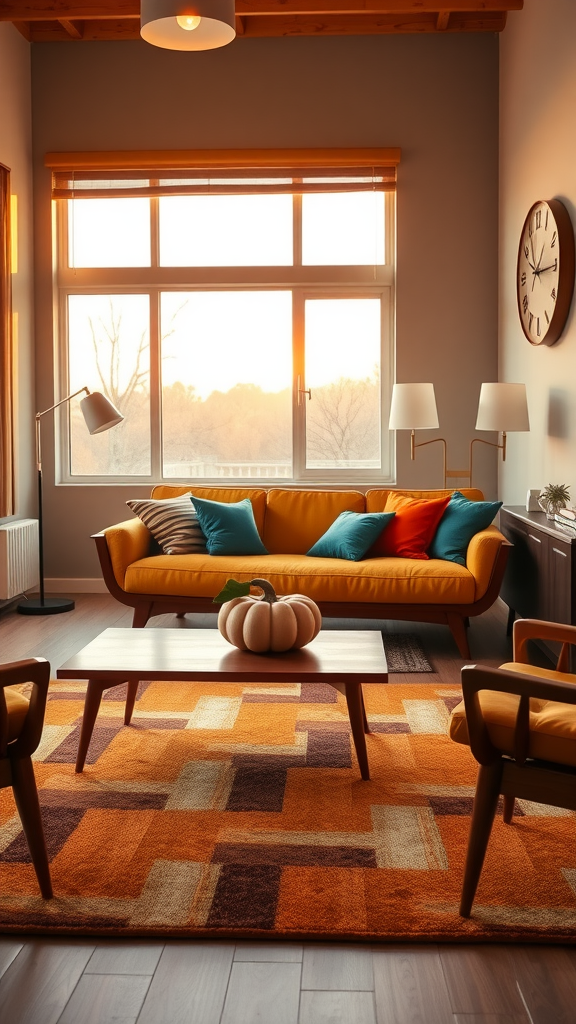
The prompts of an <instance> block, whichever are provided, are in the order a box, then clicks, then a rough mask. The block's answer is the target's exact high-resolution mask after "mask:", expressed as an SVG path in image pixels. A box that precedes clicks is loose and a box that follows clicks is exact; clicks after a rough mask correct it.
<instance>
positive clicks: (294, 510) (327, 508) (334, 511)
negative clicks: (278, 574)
mask: <svg viewBox="0 0 576 1024" xmlns="http://www.w3.org/2000/svg"><path fill="white" fill-rule="evenodd" d="M347 511H349V512H364V511H365V501H364V495H363V494H362V493H361V491H321V490H319V491H311V490H308V491H304V490H291V489H290V490H289V489H288V488H286V489H283V488H280V487H275V488H272V489H271V490H270V491H268V500H267V503H266V519H265V523H264V533H263V534H262V540H263V541H264V544H265V545H266V547H267V548H268V551H270V552H271V553H273V554H301V555H303V554H304V553H305V552H306V551H308V550H309V549H310V548H311V547H312V545H313V544H315V543H316V541H317V540H318V538H319V537H321V536H322V534H323V533H326V530H327V529H328V527H329V526H330V525H331V524H332V523H333V522H334V520H335V519H336V517H337V516H339V515H340V513H341V512H347ZM372 511H374V512H376V511H378V512H381V511H382V509H373V510H372Z"/></svg>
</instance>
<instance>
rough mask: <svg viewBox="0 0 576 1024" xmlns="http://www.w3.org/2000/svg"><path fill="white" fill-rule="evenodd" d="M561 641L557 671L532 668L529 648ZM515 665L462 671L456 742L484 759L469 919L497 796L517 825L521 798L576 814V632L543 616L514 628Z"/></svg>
mask: <svg viewBox="0 0 576 1024" xmlns="http://www.w3.org/2000/svg"><path fill="white" fill-rule="evenodd" d="M534 639H541V640H548V641H557V642H559V643H561V644H562V647H561V650H560V656H559V658H558V663H557V666H556V669H545V668H540V667H537V666H534V665H530V663H529V661H528V652H527V644H528V641H529V640H534ZM513 642H514V649H513V659H514V660H513V661H512V662H508V663H507V664H505V665H502V666H500V668H497V669H495V668H481V667H479V666H477V665H469V666H466V667H464V668H463V669H462V690H463V694H464V700H463V701H462V702H461V703H460V704H459V705H458V706H457V707H456V708H454V711H453V712H452V716H451V719H450V737H451V739H453V740H455V742H457V743H465V744H468V745H469V746H470V749H471V751H472V753H473V755H474V757H475V758H476V760H477V761H478V764H479V766H480V767H479V769H478V778H477V783H476V795H475V798H474V808H473V812H472V824H471V828H470V837H469V841H468V852H467V857H466V866H465V869H464V883H463V887H462V898H461V903H460V914H461V915H462V917H469V916H470V913H471V910H472V903H473V902H474V896H475V894H476V888H477V886H478V882H479V879H480V874H481V871H482V866H483V863H484V857H485V854H486V848H487V846H488V840H489V838H490V832H491V830H492V824H493V821H494V816H495V813H496V807H497V804H498V798H499V796H500V794H502V795H503V796H504V820H505V822H506V823H507V824H510V822H511V820H512V814H513V810H514V800H515V798H516V797H520V798H523V799H526V800H533V801H535V802H536V803H542V804H549V805H552V806H555V807H566V808H569V809H571V810H576V685H575V684H576V675H574V674H572V673H570V672H568V671H567V670H568V667H569V652H570V645H572V644H576V627H574V626H565V625H560V624H558V623H554V622H541V621H538V620H536V619H518V620H517V621H516V622H515V623H514V632H513Z"/></svg>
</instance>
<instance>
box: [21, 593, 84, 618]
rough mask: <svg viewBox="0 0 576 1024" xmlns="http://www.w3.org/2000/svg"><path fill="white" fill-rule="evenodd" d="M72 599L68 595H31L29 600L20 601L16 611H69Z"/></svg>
mask: <svg viewBox="0 0 576 1024" xmlns="http://www.w3.org/2000/svg"><path fill="white" fill-rule="evenodd" d="M73 608H74V601H72V599H71V598H69V597H45V598H44V600H43V601H42V600H41V599H40V598H39V597H32V598H30V600H29V601H21V602H20V604H18V605H16V611H17V612H20V614H21V615H57V614H58V612H71V611H72V609H73Z"/></svg>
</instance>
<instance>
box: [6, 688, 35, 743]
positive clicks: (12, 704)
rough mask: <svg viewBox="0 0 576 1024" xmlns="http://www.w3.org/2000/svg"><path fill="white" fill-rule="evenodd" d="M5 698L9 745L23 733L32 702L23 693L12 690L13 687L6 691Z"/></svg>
mask: <svg viewBox="0 0 576 1024" xmlns="http://www.w3.org/2000/svg"><path fill="white" fill-rule="evenodd" d="M4 698H5V700H6V710H7V712H8V743H11V742H12V740H15V739H16V738H17V737H18V736H19V735H20V733H21V731H22V726H23V725H24V719H25V718H26V715H27V714H28V708H29V706H30V702H29V701H28V699H27V698H26V697H24V695H23V694H22V693H19V692H18V690H13V689H11V687H6V688H5V689H4Z"/></svg>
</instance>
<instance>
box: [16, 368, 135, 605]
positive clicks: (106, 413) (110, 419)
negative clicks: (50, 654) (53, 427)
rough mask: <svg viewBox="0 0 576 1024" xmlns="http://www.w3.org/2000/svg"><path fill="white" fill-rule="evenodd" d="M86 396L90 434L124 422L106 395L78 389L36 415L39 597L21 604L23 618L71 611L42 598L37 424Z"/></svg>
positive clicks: (63, 600) (61, 600)
mask: <svg viewBox="0 0 576 1024" xmlns="http://www.w3.org/2000/svg"><path fill="white" fill-rule="evenodd" d="M83 391H85V392H86V398H83V399H82V400H81V401H80V408H81V410H82V415H83V416H84V420H85V422H86V426H87V427H88V430H89V432H90V433H91V434H101V433H102V431H104V430H109V429H110V427H115V426H116V425H117V424H118V423H121V422H122V420H123V419H124V417H123V415H122V413H121V412H118V409H117V408H116V407H115V406H114V405H112V402H110V401H109V400H108V399H107V398H106V397H105V395H103V394H101V392H100V391H92V392H91V391H90V390H89V389H88V388H87V387H83V388H79V389H78V391H74V392H73V393H72V394H71V395H67V396H66V398H62V399H61V400H60V401H59V402H56V403H55V404H54V405H51V406H50V407H49V408H48V409H44V410H43V411H42V412H37V413H36V468H37V471H38V562H39V565H38V570H39V579H40V597H38V598H30V599H29V600H26V601H21V602H20V604H19V605H18V606H17V611H19V612H21V613H22V614H23V615H54V614H57V613H58V612H69V611H71V610H72V608H73V607H74V601H72V600H71V599H70V598H69V597H45V596H44V542H43V531H42V451H41V444H40V420H41V419H42V417H43V416H45V415H46V413H47V412H52V411H53V410H54V409H57V408H58V407H59V406H60V405H64V403H65V402H69V401H70V399H72V398H76V395H81V394H82V392H83Z"/></svg>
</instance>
